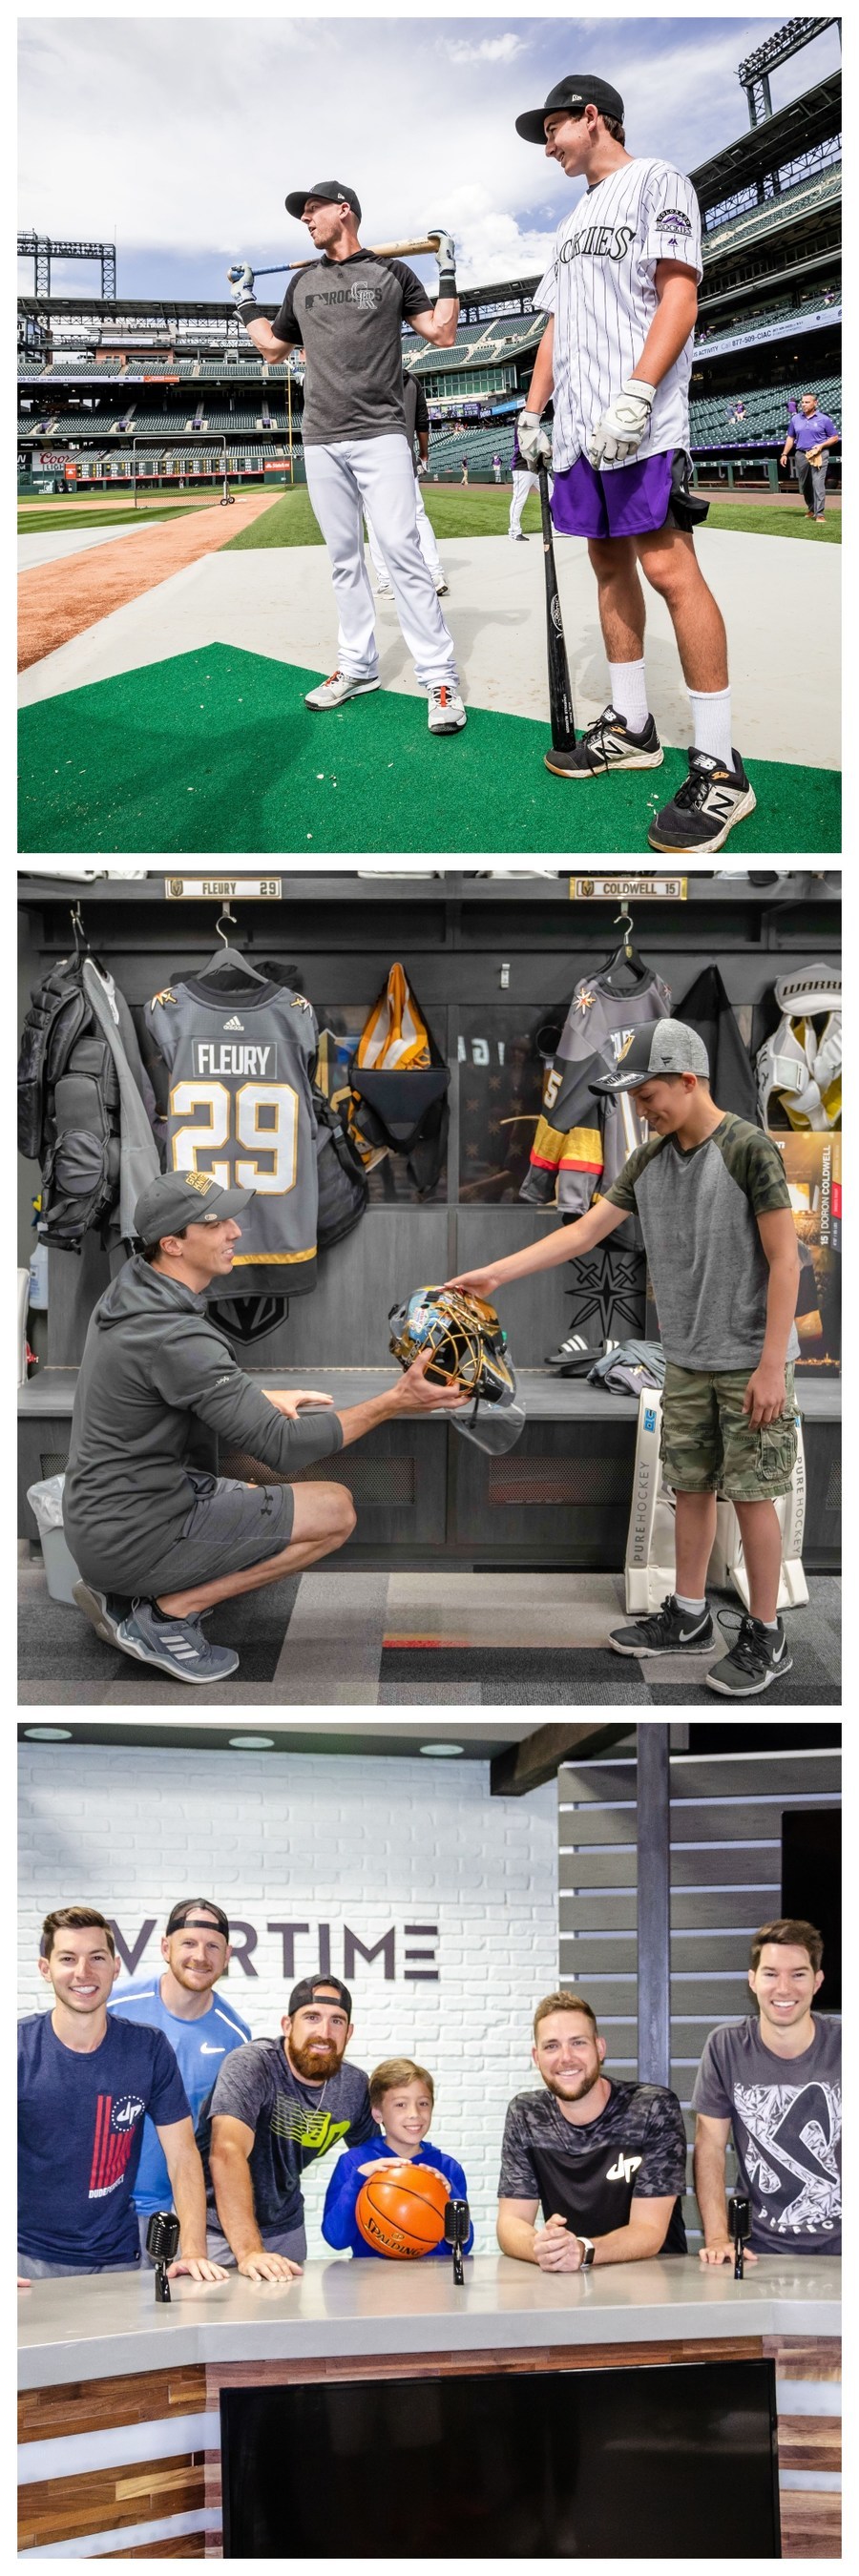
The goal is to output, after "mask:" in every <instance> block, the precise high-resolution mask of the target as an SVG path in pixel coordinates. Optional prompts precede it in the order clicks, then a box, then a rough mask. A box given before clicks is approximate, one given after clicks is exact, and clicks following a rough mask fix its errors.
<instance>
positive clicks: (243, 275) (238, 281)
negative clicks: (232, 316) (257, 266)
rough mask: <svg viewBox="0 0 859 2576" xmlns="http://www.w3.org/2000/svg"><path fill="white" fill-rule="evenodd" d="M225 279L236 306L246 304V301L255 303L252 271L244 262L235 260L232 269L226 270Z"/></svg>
mask: <svg viewBox="0 0 859 2576" xmlns="http://www.w3.org/2000/svg"><path fill="white" fill-rule="evenodd" d="M227 278H228V280H229V284H230V288H231V290H232V293H233V295H234V297H235V300H236V303H237V304H243V303H246V302H247V301H248V299H250V300H251V301H252V302H254V303H255V302H256V298H255V296H254V273H253V269H252V268H249V267H248V264H247V261H246V260H237V261H236V264H235V266H234V267H233V268H228V270H227Z"/></svg>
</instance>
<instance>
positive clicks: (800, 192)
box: [701, 161, 841, 269]
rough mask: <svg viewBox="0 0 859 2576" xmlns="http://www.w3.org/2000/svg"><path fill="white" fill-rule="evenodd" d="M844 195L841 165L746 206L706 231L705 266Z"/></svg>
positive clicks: (704, 237) (704, 242)
mask: <svg viewBox="0 0 859 2576" xmlns="http://www.w3.org/2000/svg"><path fill="white" fill-rule="evenodd" d="M840 195H841V163H840V161H839V162H837V163H836V164H835V166H834V168H833V169H831V170H826V171H824V172H823V174H822V176H821V178H819V179H803V180H800V181H798V183H797V185H796V187H794V188H783V189H782V191H781V195H780V196H778V197H767V198H765V199H764V200H763V203H762V204H760V205H757V206H747V207H745V208H744V210H743V212H742V214H739V215H730V216H729V217H728V219H727V221H726V222H725V223H723V224H719V225H718V226H717V227H716V228H714V230H713V231H712V232H705V233H704V235H703V238H702V243H701V256H702V260H703V265H704V267H705V269H706V268H708V267H709V265H710V262H711V261H712V260H714V259H720V258H721V257H722V255H723V253H724V252H725V251H728V250H730V251H733V250H736V249H737V248H738V247H739V245H740V244H741V243H742V242H745V241H754V240H756V239H757V236H758V235H759V234H760V233H770V232H775V231H776V230H777V229H778V227H779V225H781V224H784V223H793V222H794V221H795V219H796V217H797V215H804V214H806V213H811V212H812V211H813V209H814V207H815V206H821V205H827V204H830V203H835V202H837V200H838V198H839V197H840Z"/></svg>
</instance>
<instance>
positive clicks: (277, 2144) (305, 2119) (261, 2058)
mask: <svg viewBox="0 0 859 2576" xmlns="http://www.w3.org/2000/svg"><path fill="white" fill-rule="evenodd" d="M221 2113H226V2115H227V2117H228V2118H229V2119H231V2120H244V2122H245V2125H246V2127H247V2128H249V2129H255V2130H256V2137H255V2140H254V2144H253V2146H252V2148H251V2152H250V2157H249V2159H248V2161H249V2164H250V2171H251V2180H252V2183H253V2194H254V2209H255V2211H256V2217H257V2225H258V2227H259V2229H260V2232H261V2234H263V2235H264V2234H265V2230H266V2228H267V2227H268V2228H275V2229H277V2230H278V2232H281V2231H283V2232H284V2233H288V2232H289V2231H290V2229H292V2228H294V2227H300V2226H301V2222H302V2218H303V2215H304V2202H303V2199H302V2196H301V2176H302V2174H303V2173H304V2171H305V2168H306V2166H307V2165H312V2164H315V2162H316V2159H317V2156H325V2155H327V2154H328V2150H329V2148H330V2147H337V2146H339V2144H340V2140H341V2138H345V2140H346V2144H347V2146H348V2147H362V2146H364V2144H365V2143H366V2141H367V2140H368V2139H369V2138H377V2137H378V2134H379V2132H378V2129H377V2126H376V2122H375V2120H374V2118H373V2114H372V2111H371V2109H370V2096H369V2093H368V2090H367V2078H366V2075H365V2074H364V2072H363V2069H362V2068H361V2067H360V2066H349V2065H346V2064H344V2065H342V2066H340V2067H339V2068H338V2071H337V2074H336V2075H329V2077H328V2081H327V2083H326V2084H303V2083H302V2082H301V2081H300V2079H299V2077H298V2076H297V2075H293V2072H292V2068H291V2066H290V2064H289V2062H288V2059H287V2055H286V2049H285V2047H284V2043H283V2040H282V2039H252V2040H250V2041H249V2042H248V2045H247V2047H246V2048H234V2049H233V2050H232V2051H231V2054H230V2056H229V2057H228V2058H226V2059H225V2061H224V2064H223V2066H222V2067H221V2070H220V2073H219V2075H218V2077H217V2079H216V2082H215V2084H214V2085H213V2087H212V2091H211V2093H210V2094H209V2097H208V2100H207V2101H206V2102H204V2103H203V2106H202V2109H201V2112H200V2117H199V2120H198V2123H197V2145H198V2147H199V2149H200V2154H201V2156H202V2159H203V2168H204V2172H205V2176H206V2191H207V2197H208V2202H209V2207H210V2209H214V2207H215V2195H214V2191H213V2189H212V2181H211V2175H210V2171H209V2149H210V2146H211V2138H212V2120H213V2118H217V2117H218V2116H219V2115H220V2114H221Z"/></svg>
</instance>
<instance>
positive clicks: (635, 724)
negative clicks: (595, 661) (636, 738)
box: [608, 662, 650, 733]
mask: <svg viewBox="0 0 859 2576" xmlns="http://www.w3.org/2000/svg"><path fill="white" fill-rule="evenodd" d="M608 676H609V679H610V681H611V702H612V706H613V707H614V709H615V712H616V714H617V715H619V716H623V717H624V719H625V722H626V723H627V724H628V726H629V728H630V732H631V733H643V732H644V728H645V725H646V723H647V718H648V715H649V713H650V709H649V707H648V704H647V689H646V686H645V679H644V663H643V662H610V663H609V666H608Z"/></svg>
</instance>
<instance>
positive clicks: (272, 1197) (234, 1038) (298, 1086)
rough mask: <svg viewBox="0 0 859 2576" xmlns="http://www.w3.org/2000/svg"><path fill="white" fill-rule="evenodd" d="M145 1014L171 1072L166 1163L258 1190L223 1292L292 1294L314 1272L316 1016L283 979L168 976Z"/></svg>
mask: <svg viewBox="0 0 859 2576" xmlns="http://www.w3.org/2000/svg"><path fill="white" fill-rule="evenodd" d="M149 1017H150V1020H151V1025H152V1029H153V1031H154V1034H155V1038H156V1040H157V1043H158V1046H159V1047H160V1050H161V1054H162V1055H163V1057H164V1061H165V1064H166V1065H167V1068H168V1072H169V1076H170V1090H169V1097H168V1104H167V1166H168V1170H172V1171H176V1172H207V1173H208V1174H209V1176H210V1178H211V1179H212V1180H214V1181H218V1182H219V1183H220V1184H221V1186H222V1188H224V1189H241V1190H253V1191H254V1192H255V1196H254V1198H253V1199H252V1200H251V1203H250V1206H249V1207H248V1208H246V1209H245V1211H244V1214H243V1216H242V1219H241V1228H242V1236H241V1242H240V1244H239V1246H238V1249H237V1251H236V1254H235V1258H234V1261H233V1267H232V1270H231V1272H230V1276H229V1278H228V1279H226V1280H224V1281H223V1282H222V1283H221V1282H219V1284H218V1296H219V1298H220V1299H221V1300H223V1299H224V1298H226V1297H230V1296H232V1297H254V1296H261V1295H264V1294H266V1293H268V1294H272V1293H273V1294H274V1295H276V1296H279V1297H296V1296H300V1295H302V1294H303V1293H304V1292H305V1290H307V1289H309V1288H313V1287H314V1286H315V1283H316V1213H317V1203H318V1186H317V1166H316V1118H315V1115H314V1109H313V1093H312V1090H311V1082H310V1067H311V1066H312V1064H313V1062H314V1059H315V1056H316V1046H317V1030H316V1021H315V1019H314V1016H313V1012H312V1010H311V1007H310V1003H309V1002H306V1001H305V1000H304V997H303V995H302V994H301V993H293V992H292V991H291V990H290V987H289V985H288V984H275V983H271V982H267V983H261V984H259V985H257V984H249V985H248V986H247V987H246V988H243V990H242V992H241V993H240V994H239V995H238V996H237V995H236V994H235V991H232V992H230V993H219V992H217V990H216V989H215V987H214V985H212V984H207V983H206V982H205V981H204V980H203V979H202V978H200V979H197V978H194V977H192V976H187V977H186V978H185V980H184V981H183V982H182V983H180V984H175V985H168V986H167V987H166V988H165V990H164V991H163V992H161V993H156V994H155V997H154V1000H153V1001H151V1002H150V1004H149Z"/></svg>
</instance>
